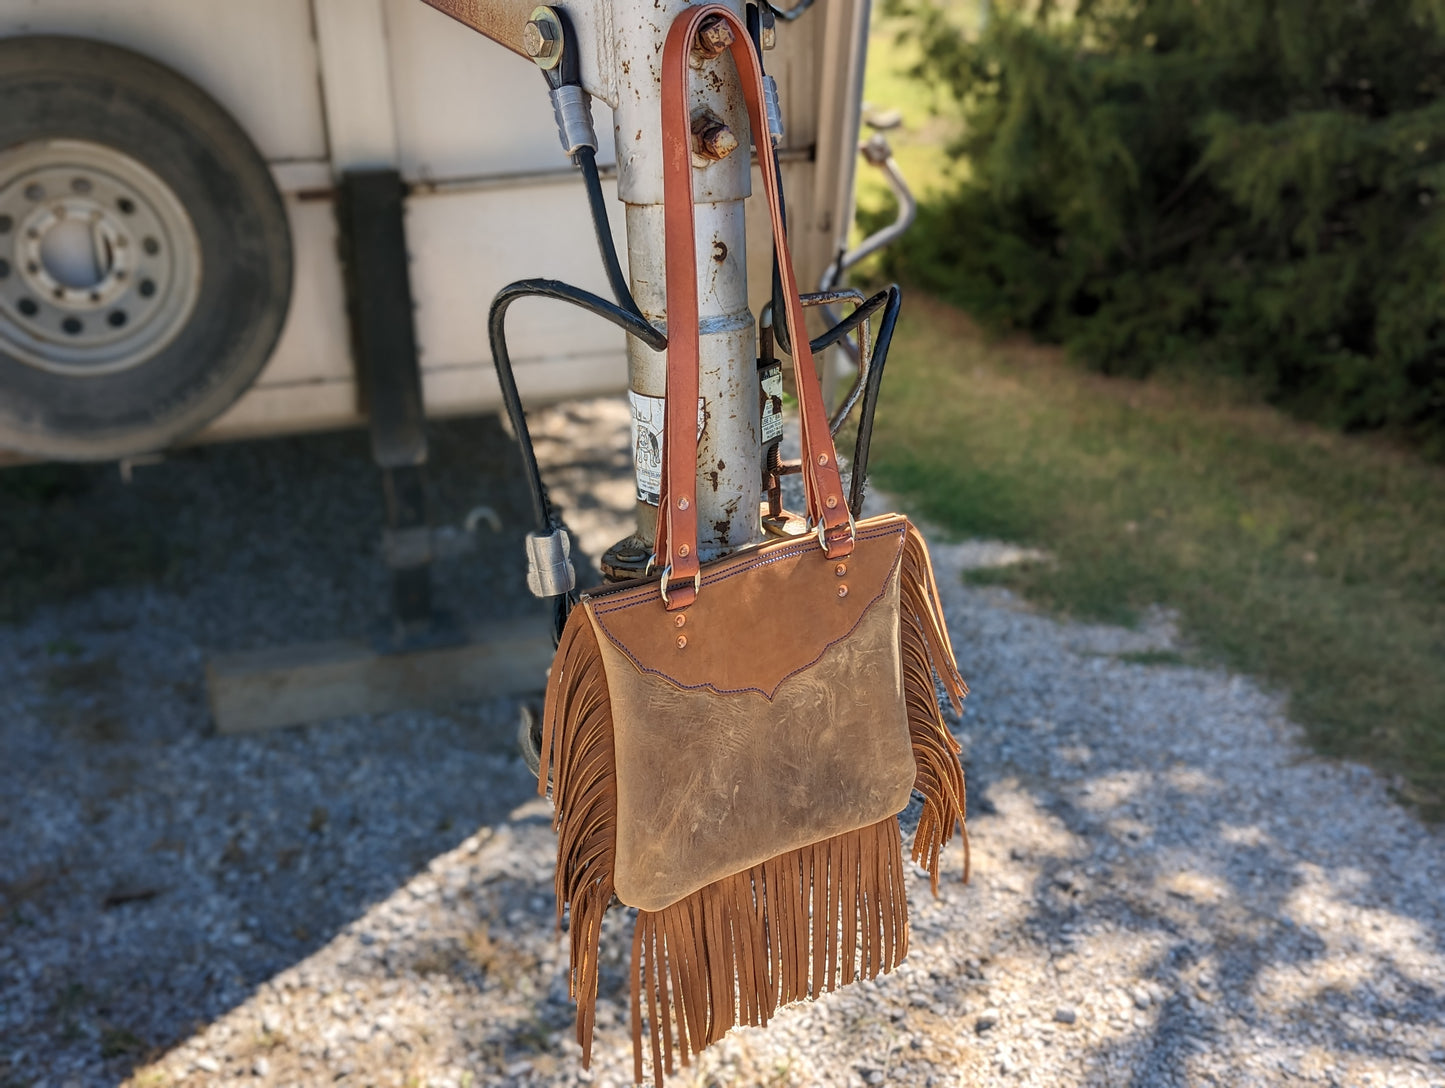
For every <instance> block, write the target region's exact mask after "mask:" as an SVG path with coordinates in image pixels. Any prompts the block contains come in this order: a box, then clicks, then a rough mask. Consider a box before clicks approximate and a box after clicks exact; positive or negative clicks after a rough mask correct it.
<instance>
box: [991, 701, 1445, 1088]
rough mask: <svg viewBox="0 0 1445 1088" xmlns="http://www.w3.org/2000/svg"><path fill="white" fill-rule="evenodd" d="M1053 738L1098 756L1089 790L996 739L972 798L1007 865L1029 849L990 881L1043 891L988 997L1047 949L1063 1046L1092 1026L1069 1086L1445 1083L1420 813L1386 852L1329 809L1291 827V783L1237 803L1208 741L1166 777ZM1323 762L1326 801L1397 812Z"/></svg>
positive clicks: (1437, 950)
mask: <svg viewBox="0 0 1445 1088" xmlns="http://www.w3.org/2000/svg"><path fill="white" fill-rule="evenodd" d="M1101 701H1102V700H1101ZM1186 713H1187V711H1186ZM1033 721H1034V722H1036V721H1037V720H1036V719H1034V720H1033ZM965 724H966V725H968V724H970V723H967V722H965ZM1018 724H1020V725H1024V724H1025V723H1018ZM1079 724H1083V723H1079ZM1262 725H1263V722H1262V721H1261V726H1262ZM972 728H973V729H974V732H975V734H977V733H978V732H980V730H979V728H978V724H977V723H976V722H975V723H972ZM1026 728H1027V725H1025V729H1026ZM1048 731H1049V733H1050V734H1052V736H1051V739H1052V740H1053V742H1054V744H1055V745H1056V746H1057V749H1058V750H1059V751H1062V752H1064V753H1070V752H1071V749H1070V746H1069V742H1070V741H1078V740H1082V739H1086V738H1087V739H1089V740H1090V741H1091V742H1093V743H1094V744H1095V746H1096V747H1095V750H1094V752H1093V753H1092V757H1091V759H1090V761H1089V764H1088V772H1089V773H1085V774H1078V773H1077V772H1065V774H1063V775H1059V776H1057V777H1055V776H1049V777H1048V778H1041V777H1034V776H1033V775H1029V774H1028V773H1026V772H1025V773H1020V772H1021V771H1024V770H1025V768H1027V770H1028V771H1032V772H1034V774H1035V775H1036V774H1037V772H1038V771H1039V770H1040V762H1046V761H1047V758H1048V757H1047V756H1045V757H1044V760H1043V761H1040V760H1039V759H1038V754H1037V753H1036V754H1035V755H1034V757H1033V758H1032V759H1026V760H1020V759H1019V758H1018V757H1017V753H1016V752H1015V751H1011V750H1010V744H1009V741H1008V739H1007V737H1006V736H1001V735H998V734H994V735H992V736H990V737H987V738H986V739H984V740H983V742H982V743H980V744H977V745H975V747H974V749H973V759H972V762H971V764H970V767H969V789H970V795H971V796H970V801H971V808H970V818H971V819H973V820H974V821H975V824H974V826H975V827H976V828H978V829H979V831H980V832H981V833H982V834H983V835H987V836H989V837H990V838H991V839H992V838H994V837H995V835H996V834H997V833H999V832H1003V837H1004V843H1003V844H995V846H996V849H997V848H999V847H1001V846H1002V845H1005V844H1012V845H1008V848H1007V855H1008V861H1009V862H1010V863H1013V864H1005V865H1002V866H997V867H993V871H992V872H991V871H990V869H991V867H990V865H989V864H988V862H987V861H986V860H985V862H984V863H983V864H982V865H980V866H978V867H977V868H976V872H978V874H979V877H980V878H981V879H982V880H984V881H988V880H990V879H993V880H997V879H998V876H999V869H1010V868H1011V869H1014V870H1015V871H1027V870H1032V877H1031V879H1030V880H1029V881H1028V883H1027V886H1026V888H1020V889H1019V892H1020V894H1021V895H1022V897H1023V902H1022V903H1020V905H1019V911H1018V915H1017V922H1016V924H1015V925H1014V926H1012V927H1007V928H1006V930H1005V932H1003V933H999V934H995V935H994V941H993V946H992V950H991V951H994V952H1002V955H993V956H990V955H985V956H984V957H983V962H984V965H985V971H986V973H987V976H988V977H989V978H990V979H991V980H992V981H993V982H995V983H997V982H998V981H999V978H1000V976H1001V975H1003V974H1004V973H1005V972H1007V971H1008V969H1009V968H1008V966H1007V964H1009V963H1011V962H1015V961H1014V958H1013V954H1014V953H1015V952H1016V951H1017V949H1018V948H1019V947H1020V946H1023V947H1027V948H1028V949H1029V951H1030V955H1031V956H1032V957H1042V958H1043V966H1044V968H1045V970H1044V975H1045V977H1046V978H1048V984H1047V985H1046V986H1039V987H1037V989H1038V990H1040V991H1042V992H1041V993H1039V994H1038V995H1037V997H1036V998H1035V1002H1034V1003H1035V1004H1044V1003H1045V1002H1047V1000H1048V995H1049V992H1050V991H1052V993H1053V994H1055V995H1057V998H1058V1000H1059V1002H1060V1008H1061V1009H1064V1010H1067V1011H1066V1012H1065V1013H1064V1015H1063V1016H1056V1017H1055V1019H1056V1020H1065V1021H1066V1022H1067V1025H1068V1027H1067V1028H1066V1027H1065V1025H1064V1024H1062V1023H1055V1024H1053V1025H1049V1026H1050V1027H1052V1028H1055V1029H1057V1033H1058V1034H1059V1036H1060V1038H1061V1040H1062V1033H1063V1032H1064V1031H1066V1030H1067V1031H1069V1032H1070V1033H1073V1032H1074V1031H1075V1030H1076V1029H1075V1028H1074V1027H1073V1025H1074V1024H1075V1020H1076V1018H1077V1019H1078V1021H1079V1025H1080V1027H1081V1028H1083V1027H1085V1026H1087V1030H1088V1036H1089V1038H1088V1042H1087V1044H1086V1046H1085V1047H1084V1049H1083V1051H1082V1054H1081V1056H1082V1058H1083V1061H1082V1064H1081V1065H1080V1066H1076V1067H1072V1068H1069V1070H1068V1072H1069V1076H1068V1077H1067V1079H1066V1080H1061V1081H1059V1083H1069V1084H1076V1083H1077V1084H1089V1085H1111V1086H1112V1085H1129V1086H1131V1088H1160V1086H1166V1085H1206V1084H1217V1083H1231V1084H1232V1083H1241V1084H1242V1083H1251V1084H1254V1083H1260V1084H1277V1083H1278V1084H1285V1083H1293V1082H1295V1079H1296V1078H1298V1079H1300V1080H1305V1081H1312V1082H1320V1083H1328V1084H1331V1085H1337V1084H1356V1083H1388V1084H1391V1085H1395V1084H1400V1085H1415V1084H1419V1085H1422V1086H1423V1085H1427V1084H1428V1085H1435V1084H1437V1083H1445V1079H1441V1078H1445V1070H1442V1063H1445V1048H1442V1047H1441V1046H1440V1042H1439V1036H1438V1034H1436V1033H1437V1032H1438V1025H1439V1024H1440V1022H1441V1019H1440V1018H1441V1016H1442V1013H1445V985H1442V977H1445V976H1442V971H1441V968H1442V965H1445V929H1442V927H1441V911H1440V904H1439V900H1438V895H1437V892H1436V891H1432V890H1431V889H1432V887H1434V888H1438V885H1435V884H1433V881H1432V878H1431V875H1430V873H1429V872H1428V870H1425V869H1422V870H1421V871H1420V872H1418V873H1414V874H1412V873H1411V872H1410V864H1411V858H1410V854H1411V850H1412V847H1413V848H1415V849H1419V847H1420V846H1421V840H1422V839H1423V840H1424V845H1425V849H1426V850H1429V849H1430V847H1429V842H1428V836H1426V835H1424V834H1422V829H1420V828H1419V827H1418V825H1413V820H1412V818H1411V817H1410V816H1409V815H1408V814H1407V813H1405V812H1403V811H1397V812H1395V813H1393V814H1392V816H1393V821H1392V822H1391V823H1390V824H1385V825H1383V826H1381V827H1380V831H1379V840H1378V843H1377V844H1374V843H1371V842H1370V840H1369V828H1368V827H1367V826H1366V825H1364V824H1363V823H1362V822H1359V821H1351V822H1352V823H1353V826H1349V827H1345V828H1342V829H1340V830H1338V831H1336V830H1335V829H1333V828H1332V827H1330V826H1328V825H1324V826H1322V825H1320V824H1318V823H1311V821H1312V820H1313V819H1316V818H1318V817H1319V816H1322V815H1330V814H1332V812H1331V806H1330V805H1329V804H1328V803H1322V804H1321V806H1320V809H1319V811H1318V812H1316V813H1312V812H1309V811H1298V812H1292V811H1290V809H1289V808H1288V807H1287V806H1288V804H1289V801H1290V800H1291V799H1290V798H1289V797H1288V793H1287V790H1288V787H1285V786H1283V784H1281V787H1280V793H1279V794H1278V795H1274V796H1271V795H1270V793H1269V792H1267V787H1266V791H1261V792H1260V793H1258V794H1256V795H1255V796H1254V797H1251V798H1250V799H1249V800H1250V802H1251V803H1250V805H1249V807H1247V808H1246V807H1243V806H1240V804H1239V801H1240V800H1241V798H1240V795H1239V792H1238V788H1239V787H1238V784H1236V783H1230V782H1226V781H1221V780H1220V779H1218V778H1216V777H1214V776H1215V775H1216V774H1217V773H1218V771H1219V767H1220V762H1219V761H1218V760H1217V759H1216V758H1211V757H1212V756H1217V755H1218V751H1217V750H1215V751H1214V752H1212V753H1204V752H1197V753H1193V754H1195V755H1197V756H1200V757H1202V758H1199V759H1198V760H1197V762H1194V761H1192V760H1190V758H1189V757H1190V755H1191V753H1189V752H1188V740H1187V738H1184V743H1182V744H1181V745H1180V748H1179V750H1178V751H1176V752H1175V753H1174V758H1172V759H1170V760H1169V761H1168V762H1167V763H1154V764H1152V765H1151V764H1150V763H1147V762H1142V761H1140V762H1135V761H1132V760H1131V759H1130V756H1131V754H1134V753H1131V751H1130V748H1131V747H1132V745H1130V744H1129V743H1128V742H1127V741H1126V742H1124V743H1123V744H1121V745H1120V748H1119V749H1118V750H1114V751H1109V750H1106V749H1105V748H1103V747H1102V746H1100V745H1098V735H1097V733H1094V734H1093V735H1092V736H1091V735H1090V733H1091V731H1090V730H1088V729H1087V728H1084V729H1081V730H1079V734H1074V735H1071V734H1073V730H1066V729H1064V728H1060V729H1059V730H1058V732H1057V733H1054V730H1053V726H1052V723H1050V724H1049V729H1048ZM1261 731H1262V732H1264V730H1263V729H1262V730H1261ZM1154 743H1158V741H1157V740H1156V741H1155V742H1154ZM1165 745H1166V746H1167V742H1165ZM1156 755H1157V753H1156ZM1240 757H1241V758H1246V759H1247V758H1249V753H1248V752H1241V753H1240ZM1227 761H1228V760H1227V757H1226V762H1227ZM1064 762H1067V760H1065V761H1064ZM1313 762H1314V764H1315V766H1316V767H1317V768H1318V769H1319V770H1320V771H1321V772H1322V773H1321V774H1320V775H1319V779H1320V781H1319V786H1320V787H1321V791H1322V793H1323V791H1325V790H1327V789H1329V788H1331V787H1332V786H1333V787H1338V786H1339V785H1340V784H1341V779H1346V780H1348V779H1350V778H1352V777H1353V778H1357V779H1358V780H1359V785H1360V786H1361V787H1362V788H1363V787H1367V786H1368V787H1372V792H1373V793H1374V794H1375V796H1373V797H1372V798H1371V799H1370V801H1371V803H1372V804H1376V805H1378V804H1379V802H1380V801H1381V800H1382V799H1383V798H1382V796H1381V793H1382V791H1380V790H1379V787H1378V783H1376V782H1374V780H1373V776H1371V775H1370V774H1369V772H1367V771H1365V770H1364V769H1363V768H1351V767H1340V766H1338V765H1333V764H1327V763H1325V762H1324V761H1322V760H1319V761H1313ZM1054 763H1055V769H1057V766H1058V763H1059V761H1058V760H1055V761H1054ZM1191 764H1192V765H1191ZM1258 770H1262V771H1263V772H1264V774H1266V775H1268V773H1269V771H1268V767H1267V766H1266V767H1262V768H1259V769H1258ZM1286 773H1289V774H1293V773H1294V770H1293V769H1290V770H1289V771H1288V772H1286ZM1061 779H1062V781H1061ZM1331 780H1333V781H1331ZM1248 785H1250V786H1257V785H1258V782H1257V781H1256V782H1250V783H1248ZM1301 785H1304V783H1295V784H1294V787H1295V788H1296V789H1298V788H1299V786H1301ZM1321 800H1322V801H1327V799H1326V798H1324V797H1322V798H1321ZM1340 803H1341V804H1345V803H1346V802H1345V799H1344V795H1341V797H1340ZM1412 825H1413V833H1412V830H1411V829H1412ZM1402 830H1404V831H1405V833H1404V834H1401V833H1400V832H1401V831H1402ZM1361 832H1364V834H1361ZM1412 840H1413V841H1412ZM1376 845H1377V847H1378V850H1377V852H1375V853H1371V852H1369V849H1370V847H1371V846H1376ZM1362 847H1363V848H1364V849H1362ZM1342 855H1343V856H1344V857H1346V858H1347V859H1348V862H1349V864H1346V865H1339V864H1338V860H1339V858H1340V856H1342ZM995 856H997V855H995ZM1416 878H1418V879H1416ZM1005 889H1006V890H1007V884H1005ZM1049 976H1053V977H1051V978H1050V977H1049ZM1101 983H1102V985H1101ZM985 989H987V985H986V984H985ZM980 1034H984V1033H982V1032H981V1033H980ZM1077 1042H1084V1040H1083V1039H1077ZM1022 1060H1023V1062H1024V1063H1025V1064H1027V1063H1028V1062H1029V1061H1031V1060H1032V1059H1030V1058H1024V1059H1022ZM1355 1063H1358V1064H1355ZM1019 1064H1020V1061H1019V1059H1018V1058H1011V1057H1008V1056H1005V1057H1004V1058H1003V1059H1002V1064H1001V1065H999V1066H997V1067H996V1068H999V1069H1001V1070H1002V1071H1003V1072H1005V1073H1009V1072H1016V1071H1017V1070H1018V1068H1019ZM1221 1070H1227V1071H1229V1072H1228V1073H1227V1074H1226V1079H1225V1080H1223V1081H1221V1080H1220V1079H1219V1077H1220V1071H1221ZM1367 1070H1368V1072H1367ZM1383 1071H1388V1072H1387V1074H1386V1079H1385V1080H1383V1081H1381V1080H1376V1079H1372V1077H1373V1076H1379V1075H1380V1074H1381V1072H1383ZM1362 1074H1363V1076H1362ZM1230 1078H1232V1079H1230Z"/></svg>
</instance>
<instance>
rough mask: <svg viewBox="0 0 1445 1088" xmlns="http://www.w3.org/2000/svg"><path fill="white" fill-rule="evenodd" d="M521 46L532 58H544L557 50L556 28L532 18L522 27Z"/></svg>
mask: <svg viewBox="0 0 1445 1088" xmlns="http://www.w3.org/2000/svg"><path fill="white" fill-rule="evenodd" d="M514 25H515V24H514ZM522 48H523V49H525V50H526V51H527V56H529V57H531V58H532V59H534V60H545V59H546V58H548V57H550V56H551V55H552V54H553V53H555V52H556V51H557V28H556V27H554V26H553V25H552V24H551V23H550V22H547V21H542V22H539V21H538V20H536V19H533V20H532V21H531V22H529V23H528V24H527V25H526V26H524V27H523V28H522Z"/></svg>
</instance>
